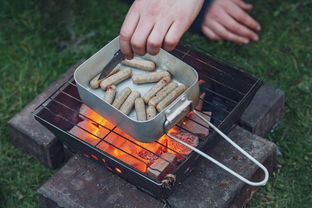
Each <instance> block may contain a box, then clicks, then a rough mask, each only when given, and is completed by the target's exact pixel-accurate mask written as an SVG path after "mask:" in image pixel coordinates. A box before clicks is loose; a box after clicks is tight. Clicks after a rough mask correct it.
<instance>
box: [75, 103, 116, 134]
mask: <svg viewBox="0 0 312 208" xmlns="http://www.w3.org/2000/svg"><path fill="white" fill-rule="evenodd" d="M79 112H80V115H79V117H80V118H81V119H84V120H92V121H95V122H97V123H99V124H101V125H102V126H105V127H106V128H109V129H112V128H114V126H115V125H114V124H113V123H111V122H110V121H108V120H106V119H105V118H104V117H102V116H101V115H100V114H98V113H97V112H95V111H94V110H92V109H91V108H89V107H88V106H87V105H85V104H82V105H81V107H80V110H79Z"/></svg>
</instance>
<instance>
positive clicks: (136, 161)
mask: <svg viewBox="0 0 312 208" xmlns="http://www.w3.org/2000/svg"><path fill="white" fill-rule="evenodd" d="M80 113H81V114H83V115H84V116H86V117H87V118H89V119H90V120H89V119H86V118H85V117H83V116H80V117H81V118H82V119H85V120H83V121H81V122H80V123H78V124H77V126H79V127H81V128H83V129H85V130H87V131H88V132H86V131H84V130H83V129H80V128H79V127H77V126H75V127H74V128H72V129H71V130H70V133H72V134H73V135H75V136H77V137H78V138H80V139H82V140H84V141H86V142H88V143H89V144H91V145H97V148H98V149H100V150H102V151H104V152H106V153H108V154H110V155H112V156H114V157H115V158H118V159H119V160H121V161H123V162H125V163H127V164H128V165H130V166H132V167H134V168H136V169H138V170H140V171H142V172H147V168H148V166H149V165H150V164H152V163H153V162H154V161H155V160H156V159H158V156H157V155H161V154H162V153H165V152H170V153H173V154H175V155H176V156H177V157H178V158H179V159H182V157H181V156H180V155H179V154H178V153H177V152H180V150H179V146H178V145H172V144H173V142H172V140H171V139H170V138H169V137H168V136H166V135H163V136H162V137H160V138H159V139H158V140H157V142H153V143H142V142H139V141H137V140H135V139H133V138H131V137H130V136H129V135H127V134H126V133H125V132H123V131H122V130H120V129H118V128H115V129H114V131H113V132H110V133H109V130H107V129H106V128H104V127H102V126H101V125H103V126H105V127H107V128H110V129H112V128H113V127H114V125H113V124H112V123H111V122H109V121H108V120H106V119H105V118H103V117H102V116H100V115H99V114H97V113H96V112H94V111H93V110H91V109H90V108H88V107H87V106H85V105H83V106H82V107H81V108H80ZM92 120H93V121H96V122H98V123H99V124H101V125H97V124H96V123H94V122H93V121H92ZM89 132H90V133H91V134H90V133H89ZM178 132H180V130H179V129H178V128H176V127H173V128H172V129H170V130H169V133H170V134H174V133H178ZM108 133H109V134H108ZM92 134H93V135H92ZM94 135H95V136H94ZM124 137H125V138H127V139H125V138H124ZM102 138H105V139H104V140H103V141H101V142H100V139H102ZM168 148H171V149H173V150H175V151H177V152H175V151H173V150H170V149H168ZM177 148H178V149H177ZM153 153H155V154H157V155H155V154H153ZM91 156H92V157H93V158H94V159H98V158H97V157H96V158H95V156H94V155H91ZM102 160H103V159H102ZM103 162H105V160H103ZM115 170H116V171H117V172H119V173H122V171H121V170H120V169H118V168H115Z"/></svg>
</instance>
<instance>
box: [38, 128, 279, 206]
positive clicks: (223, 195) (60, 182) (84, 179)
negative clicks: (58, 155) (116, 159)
mask: <svg viewBox="0 0 312 208" xmlns="http://www.w3.org/2000/svg"><path fill="white" fill-rule="evenodd" d="M230 137H231V138H232V139H233V140H234V141H235V142H237V143H238V144H239V145H240V146H241V147H242V148H244V149H245V150H247V151H248V152H249V153H250V154H251V155H252V156H254V157H255V158H256V159H257V160H259V161H260V162H262V163H264V164H265V165H266V166H267V167H268V169H269V171H270V172H271V171H272V170H273V167H274V166H275V148H276V147H275V145H274V144H273V143H271V142H269V141H267V140H265V139H263V138H261V137H259V136H256V135H253V134H251V133H250V132H249V131H246V130H244V129H242V128H241V127H236V128H235V129H233V130H232V131H231V133H230ZM209 154H210V155H211V156H213V157H214V158H216V159H217V160H219V161H221V162H223V163H224V164H225V165H227V166H229V167H230V168H233V169H234V170H236V171H237V172H238V173H241V174H243V175H244V176H246V177H247V178H253V179H254V180H257V179H258V180H259V179H260V178H261V177H263V173H262V172H261V171H259V169H258V168H257V167H256V166H255V165H253V164H252V163H251V162H249V161H248V160H247V159H245V158H244V157H243V156H242V155H241V154H239V153H238V152H237V151H236V150H235V149H234V148H232V147H231V146H230V145H229V144H227V142H226V141H223V140H220V142H219V143H218V144H217V145H216V146H215V147H214V148H213V149H212V150H211V151H209ZM255 190H256V188H254V187H250V186H247V185H246V184H244V183H243V182H241V181H239V180H238V179H236V178H234V177H233V176H231V175H229V174H228V173H226V172H225V171H223V170H222V169H220V168H218V167H217V166H216V165H214V164H212V163H211V162H209V161H207V160H200V162H199V163H198V166H197V167H195V169H194V171H193V173H192V174H191V175H190V176H189V177H188V178H187V179H186V180H185V181H184V182H183V184H181V185H179V186H178V187H177V189H176V190H175V192H174V193H173V194H172V195H171V196H170V197H169V198H168V199H167V200H166V202H167V203H168V204H170V205H171V206H172V207H187V208H188V207H221V208H222V207H231V206H232V207H242V206H244V205H245V204H246V203H247V202H248V200H249V199H250V198H251V196H252V195H253V194H254V192H255ZM38 196H39V205H40V207H45V208H54V207H81V208H83V207H88V208H92V207H152V208H153V207H160V208H161V207H164V204H163V202H162V201H159V200H156V199H155V198H153V197H151V196H150V195H148V194H146V193H143V192H142V191H140V190H138V189H137V188H136V187H134V186H133V185H131V184H130V183H128V182H126V181H125V180H123V179H122V178H120V177H118V176H117V175H114V174H112V173H110V172H109V171H107V170H106V169H105V168H104V167H103V166H101V165H100V164H98V163H95V162H93V161H91V160H89V159H87V158H82V157H76V156H75V157H73V158H72V159H70V160H69V162H67V164H66V165H65V166H64V167H63V168H61V169H60V170H59V171H58V172H57V173H56V174H55V175H54V176H52V177H51V178H50V179H49V180H48V181H47V182H46V183H45V184H44V185H42V186H41V187H40V188H39V190H38Z"/></svg>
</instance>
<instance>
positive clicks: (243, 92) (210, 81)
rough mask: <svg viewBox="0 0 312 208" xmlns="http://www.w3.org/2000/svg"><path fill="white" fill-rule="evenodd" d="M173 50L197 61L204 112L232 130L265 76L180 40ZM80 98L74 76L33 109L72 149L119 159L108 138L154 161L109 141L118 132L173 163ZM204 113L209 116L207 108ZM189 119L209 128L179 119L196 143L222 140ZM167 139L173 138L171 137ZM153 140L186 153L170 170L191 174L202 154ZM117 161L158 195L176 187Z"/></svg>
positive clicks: (203, 146) (179, 175)
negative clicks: (88, 110) (86, 111)
mask: <svg viewBox="0 0 312 208" xmlns="http://www.w3.org/2000/svg"><path fill="white" fill-rule="evenodd" d="M172 54H173V55H175V56H176V57H178V58H180V59H181V60H183V61H185V62H186V63H188V64H189V65H191V66H192V67H194V68H195V69H196V70H197V72H198V74H199V78H200V80H204V81H205V82H204V83H203V84H201V85H200V91H201V93H205V96H204V97H203V98H200V100H201V101H202V103H203V108H202V110H201V113H203V114H205V112H212V116H210V117H211V121H212V123H213V124H214V125H215V126H217V127H218V128H219V129H220V130H222V131H224V132H228V131H229V130H230V128H231V127H232V126H233V124H235V123H236V122H237V121H238V120H239V117H240V115H241V113H242V112H243V110H244V109H245V108H246V107H247V105H248V103H249V102H250V100H251V98H252V97H253V95H254V93H255V92H256V91H257V89H258V88H259V87H260V86H261V81H259V80H257V79H255V78H253V77H250V76H248V75H246V74H244V73H242V72H240V71H238V70H236V69H234V68H233V67H231V66H227V65H225V64H223V63H220V62H219V61H216V60H215V59H213V58H211V57H209V56H205V55H202V54H200V53H198V52H196V51H194V50H192V49H190V48H188V47H185V46H181V45H180V46H178V47H177V48H176V49H175V50H174V51H173V52H172ZM82 104H83V103H82V101H81V100H80V98H79V94H78V91H77V88H76V84H75V82H74V80H73V77H71V78H70V79H69V80H68V81H67V82H65V83H64V84H63V85H62V86H61V87H60V88H59V89H58V90H56V91H55V92H54V93H53V94H52V95H51V96H50V97H48V98H47V99H46V100H45V101H44V102H43V103H42V104H40V105H39V106H38V107H37V108H36V109H35V110H34V112H33V114H34V116H35V118H36V119H37V120H38V121H40V122H41V123H42V124H44V125H45V126H46V127H48V128H49V129H50V130H51V131H52V132H53V133H55V134H56V135H60V138H61V139H63V141H64V142H65V143H66V144H68V143H69V145H68V146H69V147H70V148H72V149H73V151H74V152H79V153H82V152H84V151H90V152H92V153H94V154H95V153H96V154H97V156H99V157H102V159H103V157H104V156H105V160H106V159H107V158H109V159H111V160H116V158H112V157H108V156H107V154H106V152H104V151H103V150H101V149H100V148H99V147H100V146H101V145H102V144H107V145H110V146H112V147H113V148H115V149H117V150H118V151H121V152H123V153H124V154H126V155H127V156H128V157H130V158H132V159H134V160H136V161H137V162H139V163H141V164H143V165H145V166H146V167H147V168H151V167H150V164H148V163H147V162H146V161H144V159H141V158H139V157H137V156H136V155H134V154H131V153H130V152H127V150H126V149H123V148H121V147H119V146H116V145H114V144H112V143H110V142H109V141H108V138H109V137H110V136H111V135H117V136H118V139H121V140H125V141H126V142H129V143H131V144H132V145H135V146H136V147H137V148H138V149H140V150H144V151H147V152H149V153H150V154H152V155H153V156H155V157H157V158H160V159H162V160H165V161H167V162H168V163H171V164H172V162H171V161H168V160H166V158H162V156H161V155H160V154H158V153H155V152H153V151H151V150H149V149H148V148H146V147H144V146H142V145H141V144H140V142H138V141H136V140H133V139H130V138H127V136H126V135H124V134H121V133H120V132H121V131H120V130H119V129H118V127H117V126H114V125H109V126H105V125H103V124H101V123H100V122H97V121H95V120H93V119H92V118H91V117H88V116H87V115H83V114H81V113H80V111H79V109H80V107H81V105H82ZM205 115H206V116H209V115H208V114H205ZM81 118H83V119H86V120H89V121H90V122H92V123H93V124H94V125H95V126H97V127H101V128H103V129H105V131H106V133H105V136H103V137H99V136H98V135H96V134H93V133H92V132H90V131H88V129H85V128H83V127H81V126H79V125H78V123H79V122H80V121H82V119H81ZM185 121H187V122H188V121H191V122H193V123H194V124H196V125H197V126H200V127H201V128H206V129H209V136H208V137H206V138H204V137H202V136H200V135H198V134H195V133H194V132H192V131H190V130H189V129H186V128H184V127H183V126H182V125H181V124H179V125H177V126H176V127H175V128H177V129H179V130H182V131H184V132H188V133H189V134H191V135H194V136H197V137H199V145H198V146H197V147H198V148H199V149H202V150H203V149H206V148H207V146H212V144H213V143H214V142H215V141H217V140H218V139H217V138H218V136H217V134H215V132H214V130H213V129H211V128H209V127H206V126H203V125H202V124H201V123H199V122H197V121H196V120H193V119H191V118H189V117H186V118H185ZM73 127H77V128H79V129H81V130H82V131H84V132H85V133H87V134H90V135H92V136H93V137H94V138H96V139H97V142H95V143H94V144H91V143H87V142H86V141H84V140H83V139H80V138H78V137H77V136H75V135H73V134H71V132H70V130H71V129H72V128H73ZM167 139H168V140H171V139H170V138H169V137H168V138H167ZM73 142H75V143H73ZM154 143H155V145H160V146H163V147H164V148H166V149H168V150H170V151H172V152H174V153H175V154H176V155H179V157H180V158H182V159H181V160H180V163H179V164H178V165H177V166H176V169H175V170H174V171H172V173H174V174H175V175H176V176H177V179H176V180H177V182H180V181H182V180H183V179H184V178H185V175H187V174H188V172H190V170H191V169H192V167H193V166H194V164H195V161H196V160H197V158H198V155H197V154H196V153H194V152H192V153H191V154H189V155H187V156H184V155H182V154H180V153H179V152H177V151H175V150H174V149H171V148H168V147H167V146H166V145H165V144H163V143H161V142H159V141H156V142H154ZM90 154H91V153H90ZM114 164H115V165H116V167H117V166H118V167H119V168H121V167H122V168H124V169H123V170H124V171H125V172H127V173H124V174H123V175H122V176H123V177H125V178H127V179H129V180H130V181H131V178H132V179H133V178H135V179H134V181H131V182H132V183H134V184H135V185H137V186H140V187H142V188H143V189H145V190H147V191H148V192H150V193H151V194H153V195H154V196H157V197H160V198H164V197H167V196H168V194H169V192H171V191H172V187H170V190H169V191H168V190H167V191H164V190H163V187H162V185H163V184H162V183H161V181H157V180H155V179H153V178H150V177H148V176H147V175H146V174H145V173H144V172H142V171H139V170H138V169H135V168H133V167H131V166H129V165H127V164H126V163H125V162H123V161H119V162H118V164H117V163H116V162H114ZM120 164H122V166H120ZM154 170H155V169H154ZM156 171H157V170H156ZM139 175H141V176H142V177H141V178H139V179H138V178H137V177H139Z"/></svg>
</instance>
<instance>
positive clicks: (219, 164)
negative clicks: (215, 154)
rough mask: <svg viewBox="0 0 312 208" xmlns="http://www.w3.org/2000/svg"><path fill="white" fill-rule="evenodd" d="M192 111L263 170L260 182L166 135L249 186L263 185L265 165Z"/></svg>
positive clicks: (265, 179) (265, 176)
mask: <svg viewBox="0 0 312 208" xmlns="http://www.w3.org/2000/svg"><path fill="white" fill-rule="evenodd" d="M193 113H195V114H196V116H198V117H199V118H200V119H202V120H203V121H205V122H206V123H208V124H209V126H210V127H211V128H212V129H213V130H215V131H216V132H217V133H218V134H219V135H220V136H222V137H223V138H224V139H225V140H226V141H227V142H229V143H230V144H231V145H232V146H234V147H235V148H236V149H237V150H238V151H240V152H241V153H242V154H244V155H245V156H246V157H247V158H248V159H250V160H251V161H252V162H254V163H255V164H256V165H257V166H258V167H259V168H261V169H262V170H263V172H264V179H263V180H262V181H260V182H253V181H250V180H248V179H246V178H244V177H243V176H241V175H240V174H238V173H236V172H235V171H233V170H232V169H230V168H228V167H226V166H225V165H223V164H222V163H220V162H219V161H217V160H215V159H214V158H212V157H210V156H209V155H207V154H206V153H204V152H202V151H200V150H199V149H197V148H195V147H193V146H191V145H189V144H188V143H186V142H184V141H181V140H180V139H178V138H176V137H174V136H172V135H171V134H169V133H168V132H166V135H167V136H169V137H170V138H171V139H173V140H175V141H177V142H179V143H181V144H183V145H184V146H186V147H188V148H190V149H192V150H193V151H195V152H196V153H198V154H200V155H201V156H203V157H204V158H206V159H207V160H210V161H211V162H213V163H214V164H216V165H218V166H219V167H220V168H222V169H224V170H225V171H227V172H229V173H230V174H232V175H233V176H235V177H236V178H238V179H240V180H241V181H243V182H245V183H247V184H248V185H251V186H264V185H265V184H266V183H267V181H268V179H269V172H268V170H267V169H266V167H264V166H263V165H262V164H261V163H260V162H258V161H257V160H256V159H255V158H253V157H252V156H251V155H250V154H248V153H247V152H246V151H245V150H243V149H242V148H241V147H240V146H238V145H237V144H236V143H235V142H234V141H233V140H231V139H230V138H229V137H228V136H226V135H225V134H224V133H223V132H222V131H220V130H219V129H218V128H217V127H216V126H214V125H213V124H212V123H211V122H209V121H208V120H207V119H205V118H204V117H203V116H201V115H200V114H199V113H198V112H197V111H196V110H193Z"/></svg>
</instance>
